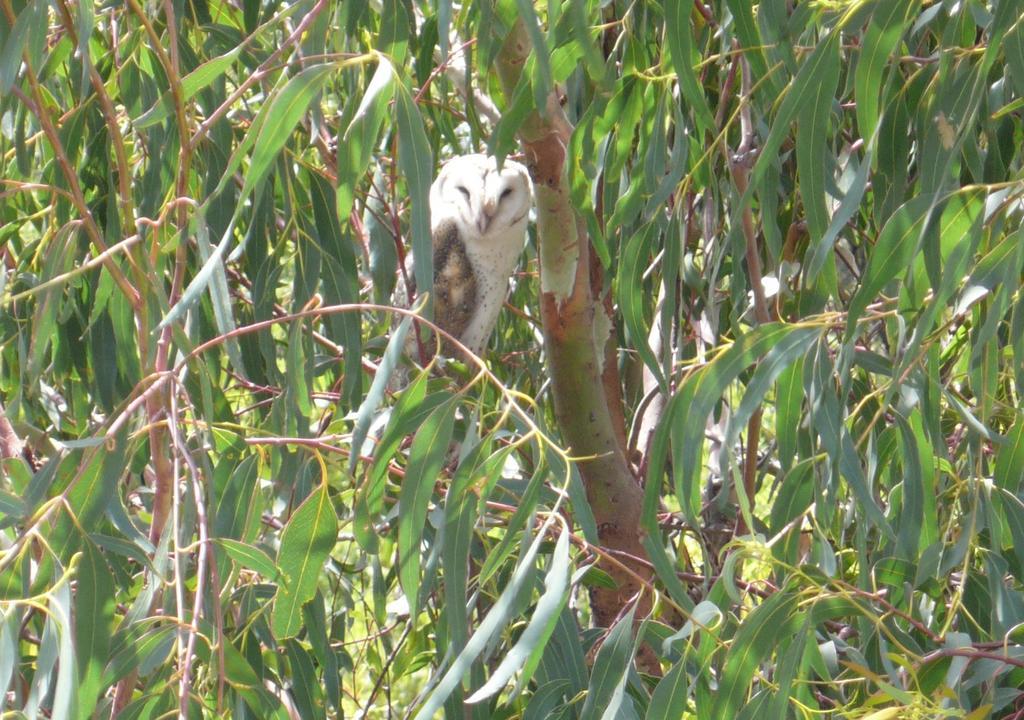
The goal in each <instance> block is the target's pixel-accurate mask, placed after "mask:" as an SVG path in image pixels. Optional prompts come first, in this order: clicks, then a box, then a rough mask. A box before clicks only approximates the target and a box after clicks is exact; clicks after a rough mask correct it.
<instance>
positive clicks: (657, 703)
mask: <svg viewBox="0 0 1024 720" xmlns="http://www.w3.org/2000/svg"><path fill="white" fill-rule="evenodd" d="M689 696H690V683H689V678H688V677H687V675H686V661H685V660H680V661H679V662H677V663H676V664H675V665H673V666H672V669H671V670H669V671H668V672H667V673H665V676H664V677H663V678H662V679H661V680H659V681H658V685H657V687H655V688H654V692H653V693H652V694H651V704H650V705H649V706H648V707H647V715H646V716H645V717H646V720H677V719H678V718H679V713H680V711H681V709H682V708H684V707H686V700H687V698H688V697H689Z"/></svg>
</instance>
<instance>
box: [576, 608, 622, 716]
mask: <svg viewBox="0 0 1024 720" xmlns="http://www.w3.org/2000/svg"><path fill="white" fill-rule="evenodd" d="M635 614H636V604H635V603H634V604H633V605H632V607H630V608H629V612H627V613H626V614H625V615H623V616H622V618H621V619H620V620H619V621H618V622H617V623H615V625H614V627H612V629H611V630H610V631H609V632H608V636H607V637H606V638H605V639H604V642H603V643H602V644H601V649H600V650H598V651H597V657H596V658H595V660H594V669H593V670H592V671H591V674H590V685H589V686H588V687H587V699H586V702H584V703H583V708H582V709H581V710H580V720H599V719H600V718H606V717H607V718H614V717H617V715H616V713H617V712H618V711H619V708H620V707H621V704H622V698H623V695H622V688H623V687H624V686H625V683H626V678H627V676H628V674H629V668H630V663H631V662H632V661H633V653H634V652H635V650H636V638H635V637H634V635H633V617H634V615H635Z"/></svg>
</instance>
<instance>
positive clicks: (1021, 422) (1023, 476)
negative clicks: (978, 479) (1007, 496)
mask: <svg viewBox="0 0 1024 720" xmlns="http://www.w3.org/2000/svg"><path fill="white" fill-rule="evenodd" d="M1018 415H1020V413H1018ZM993 479H994V480H995V483H996V486H997V487H1000V488H1003V489H1004V490H1008V491H1009V492H1012V493H1016V492H1018V491H1019V490H1020V485H1021V480H1024V416H1021V417H1018V418H1017V422H1015V423H1014V424H1013V428H1011V430H1010V432H1009V433H1008V434H1007V436H1006V442H1005V443H1004V444H1003V445H1001V446H999V448H998V449H997V450H996V465H995V472H994V474H993Z"/></svg>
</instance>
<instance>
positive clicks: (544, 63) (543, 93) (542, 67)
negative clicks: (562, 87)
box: [516, 0, 552, 115]
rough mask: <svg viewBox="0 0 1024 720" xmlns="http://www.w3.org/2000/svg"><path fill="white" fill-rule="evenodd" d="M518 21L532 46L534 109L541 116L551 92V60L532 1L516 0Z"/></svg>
mask: <svg viewBox="0 0 1024 720" xmlns="http://www.w3.org/2000/svg"><path fill="white" fill-rule="evenodd" d="M516 7H517V8H518V10H519V19H520V21H521V22H522V23H523V25H524V26H525V27H526V34H527V35H529V37H530V43H531V44H532V45H533V58H534V64H533V67H534V73H533V77H532V78H531V84H532V86H533V104H534V107H535V108H536V109H537V110H538V111H539V112H540V113H541V114H542V115H543V114H545V109H546V108H547V102H548V94H549V93H550V92H551V86H552V78H551V58H550V56H549V54H548V43H547V40H546V39H545V37H544V33H543V31H542V30H541V28H540V21H539V20H538V19H537V12H536V11H535V10H534V7H533V0H516Z"/></svg>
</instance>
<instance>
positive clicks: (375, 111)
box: [337, 56, 395, 221]
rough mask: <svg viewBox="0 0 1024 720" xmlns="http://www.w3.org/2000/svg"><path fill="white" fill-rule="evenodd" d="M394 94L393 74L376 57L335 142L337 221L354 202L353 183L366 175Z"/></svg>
mask: <svg viewBox="0 0 1024 720" xmlns="http://www.w3.org/2000/svg"><path fill="white" fill-rule="evenodd" d="M394 92H395V70H394V67H392V65H391V63H390V62H388V60H387V58H386V57H384V56H378V57H377V69H376V71H374V73H373V77H372V78H370V83H369V85H367V86H366V91H365V92H364V93H363V97H362V98H361V99H360V101H359V105H358V106H357V107H356V111H355V114H354V115H353V116H352V118H351V120H349V123H348V125H347V126H346V127H345V130H344V132H342V133H341V136H340V137H339V138H338V190H337V208H338V218H340V219H341V220H342V221H345V220H347V219H348V216H349V213H350V212H351V211H352V206H353V204H354V203H355V198H356V183H358V182H359V180H360V179H361V178H362V177H363V175H364V174H365V173H366V168H367V166H368V165H369V164H370V158H371V157H373V150H374V148H375V147H376V145H377V138H378V136H379V135H380V128H381V125H382V124H383V123H384V118H385V117H387V109H388V103H389V102H391V98H392V97H393V96H394Z"/></svg>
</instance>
